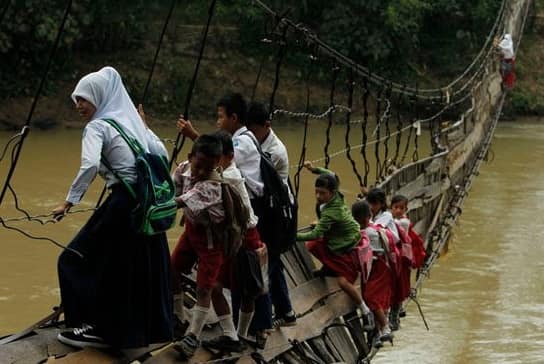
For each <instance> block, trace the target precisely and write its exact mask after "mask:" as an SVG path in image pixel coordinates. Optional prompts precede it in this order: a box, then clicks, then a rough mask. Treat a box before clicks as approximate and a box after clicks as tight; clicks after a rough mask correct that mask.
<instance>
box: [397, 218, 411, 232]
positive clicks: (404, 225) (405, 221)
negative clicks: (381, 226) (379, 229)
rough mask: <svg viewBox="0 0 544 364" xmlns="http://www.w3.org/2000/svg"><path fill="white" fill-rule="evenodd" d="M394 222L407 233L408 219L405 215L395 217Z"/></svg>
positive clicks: (408, 228)
mask: <svg viewBox="0 0 544 364" xmlns="http://www.w3.org/2000/svg"><path fill="white" fill-rule="evenodd" d="M395 222H396V223H397V224H398V225H399V226H400V227H401V228H403V229H404V231H406V232H407V233H408V230H410V219H409V218H407V217H406V216H403V217H401V218H400V219H395Z"/></svg>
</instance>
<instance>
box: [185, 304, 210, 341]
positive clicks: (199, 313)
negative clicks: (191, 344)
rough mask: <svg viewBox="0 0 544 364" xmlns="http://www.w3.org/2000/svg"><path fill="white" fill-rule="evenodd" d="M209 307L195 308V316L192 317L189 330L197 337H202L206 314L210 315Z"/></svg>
mask: <svg viewBox="0 0 544 364" xmlns="http://www.w3.org/2000/svg"><path fill="white" fill-rule="evenodd" d="M209 310H210V308H209V307H202V306H195V307H194V308H193V318H192V319H191V325H190V326H189V329H188V330H187V332H189V333H192V334H194V335H195V336H196V337H197V339H198V338H200V334H201V333H202V329H203V328H204V324H205V323H206V316H208V311H209Z"/></svg>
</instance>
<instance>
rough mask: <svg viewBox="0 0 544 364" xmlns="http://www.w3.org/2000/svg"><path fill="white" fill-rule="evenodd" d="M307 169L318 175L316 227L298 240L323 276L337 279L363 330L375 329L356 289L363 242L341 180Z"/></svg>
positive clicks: (316, 184) (307, 167)
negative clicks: (358, 252)
mask: <svg viewBox="0 0 544 364" xmlns="http://www.w3.org/2000/svg"><path fill="white" fill-rule="evenodd" d="M304 167H305V168H306V169H308V170H310V171H311V172H313V173H316V172H317V173H318V174H319V176H318V177H317V179H316V180H315V197H316V202H317V204H316V213H317V217H318V219H319V220H318V222H317V224H316V225H315V226H314V227H313V229H312V230H311V231H310V232H307V233H298V234H297V241H305V242H306V247H307V248H308V251H309V252H310V253H312V255H314V256H315V257H316V258H317V259H318V260H319V261H320V262H321V263H322V264H323V268H322V269H321V271H320V272H319V274H320V275H331V276H334V277H336V280H337V282H338V285H339V286H340V288H341V289H342V290H343V291H344V292H346V294H347V295H348V296H349V297H350V298H351V299H352V300H353V302H355V304H356V305H357V308H358V309H359V310H360V311H361V313H362V315H363V322H364V324H365V327H364V329H365V330H370V329H372V328H373V326H374V318H373V315H372V312H371V311H370V309H369V308H368V306H367V305H366V303H365V301H364V300H363V297H362V296H361V292H360V291H359V290H358V289H357V288H356V287H355V281H356V280H357V277H358V274H359V272H360V265H359V264H358V260H357V259H356V257H355V249H356V247H357V246H358V245H359V244H360V243H361V242H362V239H361V232H360V228H359V224H358V223H357V221H355V219H354V218H353V216H352V214H351V212H350V210H349V208H348V206H347V205H346V203H345V202H344V196H343V195H342V193H340V191H338V180H337V178H336V176H335V174H334V173H332V172H331V171H329V170H327V169H325V168H315V167H313V165H312V163H311V162H309V161H305V162H304Z"/></svg>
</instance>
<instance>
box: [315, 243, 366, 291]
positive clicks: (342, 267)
mask: <svg viewBox="0 0 544 364" xmlns="http://www.w3.org/2000/svg"><path fill="white" fill-rule="evenodd" d="M306 248H307V249H308V251H309V252H310V253H312V255H313V256H314V257H316V258H317V259H318V260H319V261H320V262H321V263H322V264H323V265H324V266H326V267H327V268H329V269H330V270H332V271H333V272H334V273H336V274H338V275H339V276H342V277H344V278H346V279H347V280H348V282H350V283H352V284H353V283H355V281H356V280H357V277H358V275H359V271H360V270H361V269H360V266H359V265H358V263H357V260H356V258H355V255H354V254H353V251H350V252H349V253H346V254H340V255H339V254H335V253H333V252H332V251H331V250H330V249H329V248H328V247H327V243H326V241H325V240H324V239H317V240H310V241H308V242H306Z"/></svg>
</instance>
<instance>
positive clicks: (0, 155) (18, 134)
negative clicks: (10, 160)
mask: <svg viewBox="0 0 544 364" xmlns="http://www.w3.org/2000/svg"><path fill="white" fill-rule="evenodd" d="M27 128H28V126H23V128H22V129H21V131H20V132H19V133H17V134H15V135H14V136H12V137H11V138H9V140H8V141H7V142H6V144H5V145H4V149H2V154H0V162H2V160H3V159H4V157H5V156H6V153H7V151H8V149H9V146H10V145H11V143H13V142H15V141H16V140H17V139H18V138H21V136H22V135H23V134H24V133H25V129H27Z"/></svg>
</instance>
